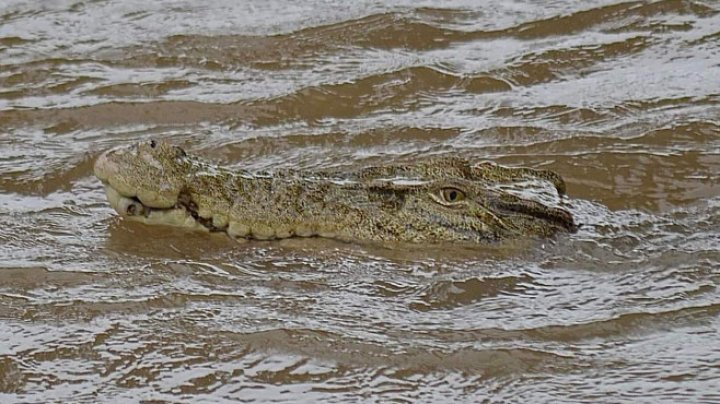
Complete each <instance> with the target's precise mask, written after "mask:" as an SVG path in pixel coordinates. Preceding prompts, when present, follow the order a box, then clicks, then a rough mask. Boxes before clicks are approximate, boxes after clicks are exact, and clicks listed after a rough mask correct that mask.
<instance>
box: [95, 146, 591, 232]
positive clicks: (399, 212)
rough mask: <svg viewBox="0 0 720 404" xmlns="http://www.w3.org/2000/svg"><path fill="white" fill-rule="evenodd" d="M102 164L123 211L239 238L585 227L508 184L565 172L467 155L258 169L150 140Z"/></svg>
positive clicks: (553, 179) (554, 181)
mask: <svg viewBox="0 0 720 404" xmlns="http://www.w3.org/2000/svg"><path fill="white" fill-rule="evenodd" d="M94 172H95V176H96V177H97V178H98V179H100V180H101V181H102V183H103V184H104V185H105V190H106V195H107V198H108V201H109V202H110V204H111V206H112V207H113V209H114V210H115V211H116V212H117V213H118V214H119V215H120V216H122V217H125V218H128V219H131V220H137V221H140V222H144V223H147V224H164V225H173V226H181V227H187V228H192V229H197V230H201V231H206V232H224V233H226V234H227V235H228V236H230V237H232V238H235V239H238V240H242V239H257V240H272V239H284V238H288V237H313V236H315V237H329V238H335V239H339V240H344V241H368V242H374V241H378V242H385V241H398V242H410V243H443V242H466V243H488V242H493V241H498V240H503V239H509V238H518V237H523V236H530V237H550V236H553V235H555V234H556V233H558V232H573V231H575V230H576V228H577V226H576V224H575V222H574V220H573V216H572V215H571V213H570V212H569V211H567V210H565V209H563V208H560V207H555V206H549V204H544V203H541V202H539V201H537V200H534V199H532V198H526V197H522V196H520V195H518V194H517V193H515V192H510V191H508V190H507V189H504V188H502V187H501V186H499V185H502V184H533V183H534V181H542V182H543V183H545V184H551V185H552V186H553V187H554V188H555V189H556V190H557V193H558V194H560V195H563V194H564V193H565V183H564V181H563V179H562V178H561V177H560V176H559V175H558V174H557V173H555V172H553V171H550V170H541V169H532V168H526V167H505V166H501V165H497V164H494V163H489V162H483V163H479V164H472V163H470V162H469V161H467V160H465V159H462V158H459V157H439V158H431V159H427V160H425V161H423V162H420V163H417V164H396V165H385V166H374V167H365V168H360V169H355V170H350V171H341V170H337V169H335V170H333V169H325V170H307V171H305V170H278V171H275V172H251V171H247V170H231V169H229V168H224V167H221V166H217V165H214V164H212V163H209V162H207V161H205V160H203V159H201V158H198V157H194V156H191V155H189V154H188V153H186V152H185V150H183V149H182V148H181V147H178V146H176V145H173V144H171V143H169V142H165V141H159V140H150V141H145V142H141V143H136V144H132V145H129V146H121V147H116V148H113V149H110V150H108V151H106V152H104V153H102V154H101V155H100V157H98V159H97V160H96V162H95V166H94ZM523 186H524V185H523Z"/></svg>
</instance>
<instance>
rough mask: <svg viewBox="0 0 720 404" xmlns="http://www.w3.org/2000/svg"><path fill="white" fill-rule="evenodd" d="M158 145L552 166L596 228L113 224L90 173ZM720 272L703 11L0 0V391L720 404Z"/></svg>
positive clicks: (240, 159)
mask: <svg viewBox="0 0 720 404" xmlns="http://www.w3.org/2000/svg"><path fill="white" fill-rule="evenodd" d="M440 6H441V7H442V8H438V7H440ZM151 137H157V138H165V139H169V140H171V141H172V142H175V143H177V144H179V145H183V146H184V147H186V148H188V149H190V150H192V151H193V152H194V153H198V154H201V155H203V156H205V157H207V158H209V159H212V160H215V161H217V162H219V163H221V164H226V165H231V166H236V167H248V168H251V169H273V168H278V167H280V168H288V167H292V168H316V167H358V166H361V165H367V164H373V163H377V162H386V161H414V160H420V159H424V158H425V157H426V156H430V155H462V156H464V157H468V158H472V159H477V160H494V161H497V162H500V163H504V164H509V165H528V166H533V167H543V168H550V169H554V170H556V171H558V172H559V173H561V174H562V175H563V176H564V177H565V178H566V180H567V182H568V188H569V189H568V191H569V195H570V198H571V199H570V201H569V204H570V206H571V209H572V210H573V213H574V214H575V215H576V217H577V219H578V221H579V222H581V223H583V224H584V226H583V227H582V228H581V230H580V231H579V232H578V233H577V234H573V235H566V236H562V237H559V238H557V239H555V240H549V241H547V242H544V243H537V244H534V243H520V244H519V245H509V246H489V247H484V248H478V249H477V250H470V251H468V250H462V251H450V252H448V251H443V250H441V249H439V250H437V251H433V250H430V251H424V250H409V251H403V250H397V249H380V248H375V247H368V246H362V245H352V244H343V243H338V242H333V241H329V240H319V239H316V240H302V241H294V240H288V241H287V242H251V243H248V244H243V245H238V244H235V243H233V242H231V241H230V240H228V239H226V238H223V237H221V236H215V235H214V236H208V235H203V234H194V233H187V232H183V231H181V230H178V229H166V228H157V227H156V228H151V227H145V226H143V225H139V224H133V223H127V222H123V221H120V220H118V219H117V217H116V216H115V215H114V214H113V212H112V211H111V209H110V207H109V205H108V204H107V203H106V201H105V197H104V193H103V190H102V187H101V184H100V183H99V182H98V181H97V180H96V179H94V177H93V176H92V163H93V161H94V159H95V158H96V157H97V156H98V155H99V153H100V152H101V151H103V150H105V149H107V148H110V147H112V146H116V145H121V144H126V143H129V142H133V141H137V140H143V139H148V138H151ZM446 250H447V249H446ZM719 283H720V4H719V3H718V2H716V1H714V0H712V1H711V0H705V1H690V0H687V1H681V0H661V1H628V2H621V1H614V0H592V1H582V2H579V1H572V0H557V1H552V2H537V1H531V0H512V1H506V0H494V1H487V2H479V1H469V0H464V1H463V0H456V1H444V2H437V1H409V0H407V1H406V0H397V1H393V0H386V1H353V2H341V1H337V0H323V1H321V0H312V1H304V2H294V1H286V0H270V1H266V0H257V1H256V0H253V1H242V2H240V1H230V0H215V1H207V2H200V1H169V0H168V1H154V2H153V1H137V0H130V1H124V0H123V1H121V0H111V1H90V0H87V1H65V0H55V1H43V2H41V1H20V0H3V2H2V3H1V4H0V401H2V402H3V403H5V402H15V401H18V402H38V403H40V402H48V401H58V402H111V401H144V400H149V401H152V400H157V401H172V402H201V401H204V402H217V401H228V402H231V401H237V400H244V401H255V402H269V401H273V402H308V403H310V402H318V401H324V402H353V401H375V402H389V401H396V402H477V401H481V400H486V401H497V402H548V401H552V402H557V401H566V402H581V401H585V402H597V401H602V400H607V401H631V402H661V401H666V402H683V401H686V400H691V401H694V402H720V335H719V331H720V291H719V290H718V284H719Z"/></svg>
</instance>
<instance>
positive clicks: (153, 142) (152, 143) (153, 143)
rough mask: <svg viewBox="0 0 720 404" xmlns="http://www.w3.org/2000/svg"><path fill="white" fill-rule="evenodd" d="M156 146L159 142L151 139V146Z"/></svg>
mask: <svg viewBox="0 0 720 404" xmlns="http://www.w3.org/2000/svg"><path fill="white" fill-rule="evenodd" d="M155 146H157V142H156V141H154V140H151V141H150V148H151V149H154V148H155Z"/></svg>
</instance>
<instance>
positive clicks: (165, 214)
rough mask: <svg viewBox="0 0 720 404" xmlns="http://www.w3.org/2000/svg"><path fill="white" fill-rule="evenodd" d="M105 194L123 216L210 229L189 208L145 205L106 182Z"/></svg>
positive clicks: (150, 221)
mask: <svg viewBox="0 0 720 404" xmlns="http://www.w3.org/2000/svg"><path fill="white" fill-rule="evenodd" d="M105 194H106V195H107V199H108V201H109V202H110V206H112V208H113V209H115V211H116V212H117V213H118V214H119V215H120V216H122V217H124V218H128V219H130V220H133V221H138V222H141V223H145V224H150V225H158V224H159V225H166V226H174V227H184V228H187V229H192V230H200V231H209V229H208V228H207V227H205V226H203V225H202V224H200V223H199V222H198V221H197V220H196V219H195V218H194V217H193V216H192V214H190V212H188V210H187V209H185V208H184V207H181V206H176V207H172V208H166V209H161V208H151V207H148V206H146V205H143V203H142V202H140V200H139V199H138V198H137V197H129V196H125V195H123V194H121V193H120V192H118V190H116V189H115V188H113V187H112V186H110V185H109V184H107V183H106V184H105Z"/></svg>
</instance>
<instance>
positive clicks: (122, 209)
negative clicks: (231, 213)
mask: <svg viewBox="0 0 720 404" xmlns="http://www.w3.org/2000/svg"><path fill="white" fill-rule="evenodd" d="M104 185H105V193H106V195H107V199H108V201H109V202H110V206H112V208H113V209H114V210H115V211H116V212H117V213H118V214H119V215H120V216H121V217H123V218H127V219H128V220H133V221H136V222H140V223H144V224H149V225H165V226H173V227H182V228H186V229H190V230H199V231H202V232H223V233H225V234H227V235H228V236H229V237H230V238H232V239H235V240H241V239H254V240H276V239H283V238H290V237H316V236H320V237H326V238H336V237H337V236H338V235H337V234H336V233H335V232H330V231H321V230H318V229H316V228H315V227H313V226H301V225H298V226H295V227H294V228H292V229H290V228H288V229H282V230H280V229H273V228H270V227H268V226H267V225H263V224H261V223H255V224H254V225H252V226H249V225H247V224H245V223H241V222H236V221H232V220H231V221H229V222H228V223H226V225H225V226H223V227H216V226H214V225H213V221H212V220H209V219H203V218H200V217H199V216H198V214H197V212H196V211H193V210H192V208H191V207H188V206H185V205H183V203H182V199H180V200H178V203H177V204H176V205H175V206H173V207H171V208H154V207H149V206H147V205H144V204H143V203H142V202H141V201H140V199H138V198H137V197H135V196H127V195H123V194H122V193H121V192H119V191H118V190H117V189H115V188H113V187H112V186H111V185H109V184H108V183H105V184H104Z"/></svg>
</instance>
